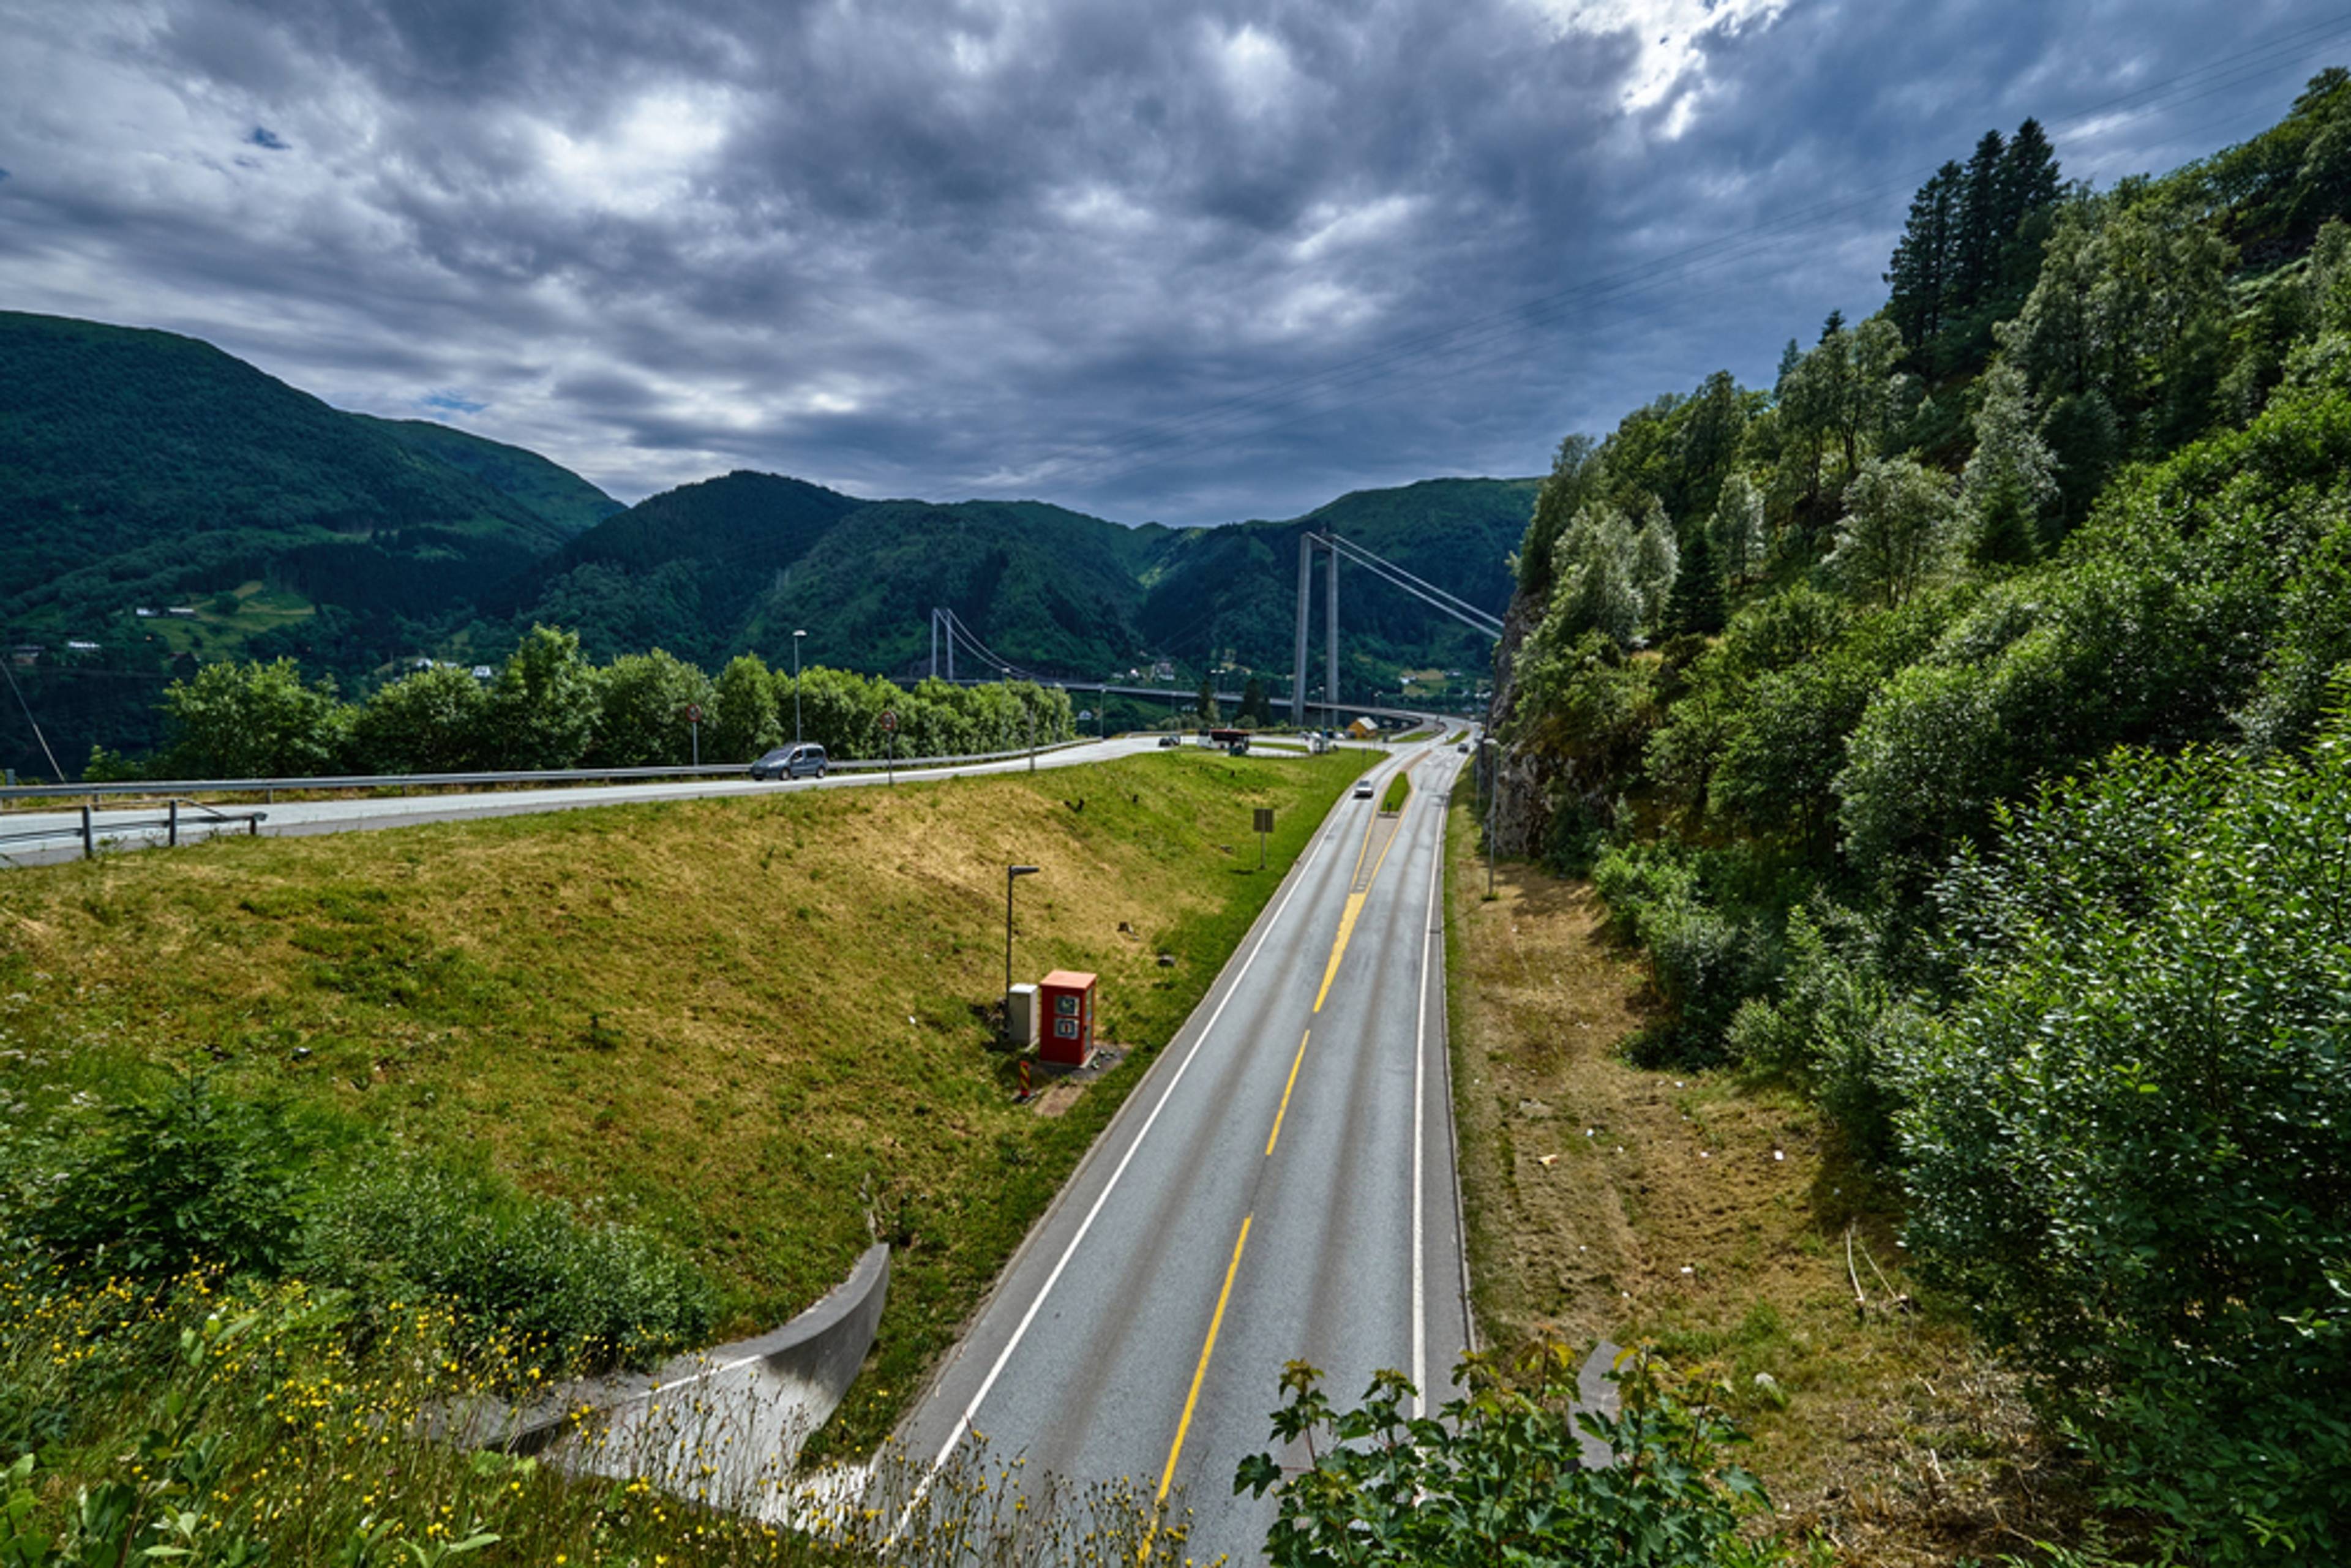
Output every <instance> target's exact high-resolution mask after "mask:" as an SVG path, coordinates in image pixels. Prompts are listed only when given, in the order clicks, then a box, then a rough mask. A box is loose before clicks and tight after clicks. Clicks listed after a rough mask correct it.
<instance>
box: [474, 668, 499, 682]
mask: <svg viewBox="0 0 2351 1568" xmlns="http://www.w3.org/2000/svg"><path fill="white" fill-rule="evenodd" d="M496 676H497V672H496V670H493V669H492V668H490V667H489V666H488V665H487V664H475V666H474V679H475V680H477V681H487V680H493V679H496Z"/></svg>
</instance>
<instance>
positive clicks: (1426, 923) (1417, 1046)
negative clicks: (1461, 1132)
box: [1412, 812, 1445, 1419]
mask: <svg viewBox="0 0 2351 1568" xmlns="http://www.w3.org/2000/svg"><path fill="white" fill-rule="evenodd" d="M1444 869H1445V818H1444V815H1443V814H1442V813H1441V812H1440V813H1439V814H1438V816H1437V841H1436V845H1435V848H1434V852H1433V853H1432V855H1431V857H1430V861H1429V867H1428V908H1427V911H1426V914H1425V915H1423V917H1422V920H1421V923H1420V1009H1419V1011H1418V1013H1417V1014H1416V1015H1415V1017H1414V1019H1413V1024H1412V1386H1413V1397H1412V1413H1413V1416H1414V1418H1415V1419H1418V1418H1419V1417H1421V1416H1426V1414H1427V1413H1428V1308H1427V1304H1426V1302H1425V1301H1423V1300H1422V1299H1421V1297H1422V1292H1423V1291H1424V1290H1425V1289H1426V1280H1425V1278H1424V1268H1425V1266H1424V1264H1423V1263H1422V1260H1421V1223H1422V1221H1421V1210H1422V1207H1423V1201H1422V1194H1421V1183H1422V1180H1423V1176H1422V1173H1421V1157H1422V1156H1421V1139H1422V1117H1423V1113H1424V1112H1423V1107H1424V1105H1425V1103H1426V1088H1425V1085H1426V1082H1427V1054H1426V1041H1427V1039H1428V948H1429V942H1430V940H1431V936H1430V927H1431V926H1432V925H1434V924H1435V922H1436V919H1437V877H1438V876H1439V874H1440V873H1442V872H1443V871H1444Z"/></svg>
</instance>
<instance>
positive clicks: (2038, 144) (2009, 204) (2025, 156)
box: [2000, 120, 2063, 239]
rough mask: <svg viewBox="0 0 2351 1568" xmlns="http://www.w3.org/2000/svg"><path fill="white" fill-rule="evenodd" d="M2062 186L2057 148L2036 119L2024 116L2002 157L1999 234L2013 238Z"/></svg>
mask: <svg viewBox="0 0 2351 1568" xmlns="http://www.w3.org/2000/svg"><path fill="white" fill-rule="evenodd" d="M2062 189H2063V187H2062V186H2061V184H2060V183H2059V181H2058V175H2057V150H2056V149H2055V148H2053V147H2052V146H2051V145H2050V144H2049V137H2048V134H2047V133H2046V132H2045V131H2043V130H2042V129H2041V122H2040V121H2039V120H2026V121H2025V122H2024V123H2023V124H2022V125H2020V126H2018V127H2017V128H2016V134H2015V135H2014V136H2013V137H2011V138H2010V139H2009V143H2008V151H2007V152H2006V153H2005V154H2003V155H2002V157H2001V172H2000V234H2001V238H2002V239H2010V238H2013V237H2014V236H2015V234H2016V231H2017V229H2018V228H2019V227H2020V226H2021V225H2022V224H2023V222H2024V220H2025V219H2026V218H2028V217H2030V216H2032V214H2034V213H2037V212H2039V211H2040V210H2041V209H2042V208H2043V207H2045V206H2048V205H2050V204H2052V203H2053V202H2055V201H2056V200H2057V197H2058V195H2059V194H2060V193H2061V191H2062Z"/></svg>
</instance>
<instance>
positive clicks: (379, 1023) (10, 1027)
mask: <svg viewBox="0 0 2351 1568" xmlns="http://www.w3.org/2000/svg"><path fill="white" fill-rule="evenodd" d="M1362 761H1363V759H1362V758H1361V756H1360V754H1355V755H1346V754H1342V755H1333V756H1330V757H1324V758H1295V757H1292V758H1279V759H1263V760H1259V759H1252V758H1229V757H1226V756H1224V755H1222V754H1220V753H1219V754H1201V753H1196V752H1191V751H1185V752H1181V753H1178V754H1175V755H1172V756H1169V755H1160V754H1153V755H1150V756H1146V757H1142V758H1131V759H1127V760H1123V761H1120V762H1116V763H1111V764H1106V765H1102V766H1100V767H1094V768H1080V769H1065V770H1056V771H1052V772H1047V773H1040V774H1036V775H1028V774H1015V775H1010V776H1006V777H998V778H991V779H957V780H942V781H935V782H931V783H925V784H921V785H906V786H902V787H901V788H899V789H894V790H892V789H845V790H826V791H810V792H800V793H795V794H790V795H781V796H772V797H767V798H762V799H757V800H707V801H691V802H676V803H669V804H664V805H646V806H613V807H607V808H600V809H595V810H580V811H570V812H564V813H559V814H554V815H549V816H544V817H522V818H508V819H503V820H497V821H477V822H466V823H452V824H442V825H436V826H431V827H423V828H416V829H406V830H399V831H385V832H375V833H360V834H350V835H345V836H339V837H329V838H316V839H297V840H267V839H264V840H224V841H219V842H216V843H209V844H205V845H203V846H201V847H198V848H194V849H188V850H181V851H178V852H147V853H141V854H133V855H124V856H120V857H109V858H102V859H100V860H99V861H96V862H81V863H76V864H71V865H64V866H56V867H49V868H45V869H40V870H33V871H22V872H16V873H11V874H9V875H8V876H6V877H5V878H0V931H5V932H6V933H7V934H8V935H7V939H6V940H5V942H0V1099H5V1101H7V1102H8V1104H9V1107H10V1112H9V1113H10V1114H11V1115H12V1117H18V1118H22V1119H23V1121H24V1123H26V1124H38V1123H41V1122H44V1121H47V1120H49V1119H52V1118H54V1117H57V1116H59V1115H62V1114H70V1112H68V1105H69V1103H70V1102H71V1100H72V1097H73V1096H76V1095H83V1096H87V1097H89V1099H92V1100H95V1101H96V1102H98V1103H122V1102H124V1101H126V1100H129V1099H131V1098H133V1097H135V1096H138V1095H141V1094H143V1093H146V1092H150V1091H151V1090H152V1086H153V1082H154V1081H155V1078H156V1073H155V1071H154V1070H155V1069H156V1068H158V1067H162V1066H178V1067H183V1068H185V1067H202V1068H210V1069H211V1070H212V1071H214V1081H215V1082H217V1083H218V1084H219V1085H221V1086H222V1087H224V1088H225V1089H227V1090H229V1091H231V1092H236V1093H241V1094H247V1095H254V1096H275V1097H280V1098H283V1099H286V1100H287V1101H288V1102H290V1103H292V1105H293V1107H294V1108H295V1109H297V1110H298V1111H299V1112H300V1113H303V1114H304V1115H305V1116H308V1117H311V1118H314V1119H315V1118H326V1119H329V1120H339V1121H340V1122H343V1123H346V1124H350V1126H351V1127H352V1128H353V1129H354V1130H355V1135H365V1136H370V1137H376V1138H381V1139H385V1140H397V1141H398V1142H399V1143H400V1144H402V1145H404V1146H406V1147H408V1148H411V1149H413V1150H417V1151H420V1152H422V1153H423V1154H425V1155H429V1156H432V1157H434V1158H437V1159H440V1160H443V1161H445V1162H447V1163H450V1164H452V1165H455V1166H460V1167H471V1168H475V1169H478V1170H482V1171H484V1172H486V1173H487V1174H491V1175H495V1176H502V1177H504V1178H507V1179H508V1180H511V1181H512V1182H514V1183H516V1184H517V1185H518V1186H521V1187H523V1188H524V1189H525V1190H527V1191H529V1192H532V1193H536V1194H539V1195H543V1196H548V1197H557V1198H560V1199H564V1200H567V1201H569V1202H570V1203H572V1204H574V1205H575V1206H590V1205H592V1206H593V1212H594V1213H596V1214H597V1215H599V1216H601V1217H606V1218H615V1219H620V1220H623V1221H626V1222H629V1223H632V1224H635V1225H637V1226H640V1227H643V1228H646V1229H648V1230H650V1231H652V1232H653V1233H654V1234H656V1235H657V1236H660V1237H663V1238H665V1239H668V1240H669V1241H670V1242H671V1243H673V1244H674V1245H675V1246H676V1247H678V1248H679V1249H681V1250H683V1251H684V1253H685V1255H686V1256H688V1257H689V1258H691V1259H692V1260H694V1262H695V1264H696V1265H697V1266H699V1267H700V1268H701V1269H702V1270H705V1272H706V1273H707V1274H708V1276H709V1277H710V1278H711V1279H712V1280H713V1281H715V1282H716V1285H717V1287H718V1290H719V1292H720V1301H721V1318H722V1323H721V1328H722V1331H738V1330H741V1331H747V1330H751V1329H755V1328H759V1327H765V1326H767V1325H768V1324H770V1323H772V1322H778V1321H780V1320H781V1319H782V1318H784V1317H786V1316H789V1314H790V1313H791V1312H796V1311H798V1310H799V1309H800V1308H801V1307H804V1306H806V1305H807V1304H808V1303H809V1302H810V1301H813V1300H814V1299H815V1298H816V1297H817V1296H819V1295H820V1294H821V1293H822V1292H823V1291H825V1290H827V1289H828V1288H830V1287H831V1285H832V1284H833V1283H834V1282H835V1281H838V1280H839V1279H840V1278H841V1277H842V1276H843V1275H844V1274H845V1273H846V1272H847V1271H848V1269H849V1267H850V1265H851V1264H852V1261H853V1260H855V1258H856V1256H857V1254H858V1252H859V1251H860V1250H861V1249H862V1248H864V1247H865V1246H866V1245H867V1244H868V1241H869V1239H870V1237H871V1236H872V1235H879V1236H881V1237H883V1238H884V1239H888V1240H890V1241H891V1242H892V1243H893V1247H894V1249H895V1257H894V1261H893V1280H892V1284H891V1291H890V1300H889V1306H888V1310H887V1312H886V1313H885V1315H884V1317H883V1323H882V1331H881V1337H880V1341H879V1343H878V1344H877V1347H876V1350H875V1353H874V1356H873V1359H872V1362H871V1363H870V1364H869V1365H868V1367H867V1370H866V1372H865V1374H864V1375H863V1376H862V1378H861V1379H860V1380H859V1383H858V1385H857V1386H856V1387H855V1389H854V1390H852V1395H851V1397H850V1400H849V1402H848V1403H847V1404H846V1405H845V1406H844V1407H843V1410H842V1413H841V1416H839V1417H837V1418H836V1430H837V1433H838V1439H839V1441H841V1443H844V1444H852V1445H861V1446H862V1445H863V1444H865V1443H868V1442H870V1441H872V1440H873V1439H875V1438H878V1437H880V1436H881V1435H882V1434H883V1433H884V1432H885V1431H886V1430H887V1429H888V1427H890V1426H891V1425H892V1423H893V1421H894V1419H895V1418H896V1416H897V1415H898V1413H899V1411H900V1410H901V1408H902V1407H903V1406H904V1401H905V1400H906V1398H907V1397H908V1396H909V1395H910V1393H911V1392H912V1390H913V1389H914V1386H915V1385H916V1384H917V1383H918V1382H919V1380H920V1379H921V1377H922V1376H923V1375H924V1374H925V1372H926V1370H927V1369H928V1368H929V1366H930V1365H931V1364H932V1363H933V1362H934V1360H935V1357H936V1356H937V1355H938V1354H939V1353H941V1352H942V1351H943V1350H945V1349H946V1347H947V1346H948V1345H949V1344H951V1343H952V1342H953V1340H954V1338H955V1335H956V1333H957V1331H958V1329H959V1327H960V1325H961V1324H962V1322H963V1321H964V1319H965V1318H966V1316H967V1314H968V1313H969V1312H971V1311H972V1309H973V1308H974V1307H975V1306H976V1304H977V1301H978V1299H979V1297H980V1295H981V1293H982V1292H983V1291H985V1290H986V1289H987V1285H988V1284H989V1283H990V1282H991V1281H992V1280H993V1279H994V1277H995V1275H996V1273H997V1271H998V1269H999V1268H1000V1267H1001V1265H1002V1263H1003V1262H1004V1260H1005V1259H1006V1258H1007V1257H1008V1256H1009V1254H1010V1252H1011V1250H1012V1249H1013V1248H1014V1247H1015V1246H1017V1245H1018V1243H1019V1239H1020V1238H1021V1236H1022V1235H1023V1234H1024V1233H1025V1232H1026V1230H1027V1228H1028V1227H1029V1224H1030V1223H1031V1221H1033V1220H1034V1218H1036V1217H1037V1216H1038V1214H1040V1212H1041V1211H1042V1209H1043V1208H1044V1207H1045V1206H1046V1204H1048V1203H1049V1202H1050V1200H1051V1198H1052V1196H1053V1194H1054V1193H1055V1192H1056V1191H1057V1190H1058V1189H1059V1187H1060V1186H1061V1182H1062V1180H1063V1179H1064V1178H1065V1177H1066V1176H1067V1175H1068V1174H1069V1172H1070V1170H1071V1168H1072V1167H1073V1166H1074V1165H1075V1163H1076V1161H1077V1160H1078V1158H1079V1157H1080V1155H1081V1154H1082V1153H1083V1151H1084V1149H1085V1148H1086V1146H1087V1145H1089V1144H1090V1143H1091V1142H1092V1138H1093V1137H1094V1135H1095V1134H1097V1133H1098V1132H1099V1131H1100V1130H1101V1128H1102V1125H1103V1124H1105V1123H1106V1122H1107V1120H1108V1118H1109V1116H1110V1115H1111V1113H1113V1111H1114V1110H1115V1109H1116V1106H1117V1103H1118V1102H1119V1100H1120V1099H1121V1097H1123V1094H1124V1093H1125V1092H1127V1090H1128V1089H1129V1088H1130V1087H1131V1086H1132V1085H1133V1084H1134V1082H1135V1081H1136V1079H1137V1078H1138V1077H1139V1076H1140V1075H1141V1073H1142V1071H1144V1068H1145V1067H1146V1066H1147V1064H1148V1063H1149V1061H1151V1059H1152V1057H1153V1056H1154V1054H1155V1052H1156V1051H1158V1049H1159V1048H1160V1047H1161V1046H1162V1045H1164V1044H1165V1041H1166V1040H1168V1039H1169V1038H1170V1036H1171V1035H1172V1034H1173V1033H1174V1031H1175V1029H1176V1028H1177V1027H1178V1026H1179V1025H1180V1024H1181V1022H1182V1021H1183V1019H1184V1018H1185V1017H1186V1015H1187V1014H1188V1013H1189V1011H1190V1009H1191V1008H1192V1007H1193V1005H1194V1004H1195V1003H1196V1001H1197V999H1198V998H1199V997H1200V996H1201V995H1202V994H1203V992H1204V991H1205V990H1206V988H1207V986H1208V984H1209V983H1210V981H1211V980H1212V979H1213V978H1214V977H1215V975H1216V972H1217V968H1218V967H1220V965H1221V964H1222V962H1223V960H1224V958H1225V956H1227V955H1228V953H1229V952H1230V951H1231V950H1232V948H1233V947H1234V946H1235V945H1236V944H1237V943H1238V940H1239V938H1240V936H1242V935H1243V934H1244V933H1245V931H1246V930H1247V928H1248V926H1249V922H1250V921H1251V920H1252V919H1254V918H1255V916H1256V915H1257V913H1258V912H1259V909H1260V908H1261V907H1262V906H1263V904H1264V902H1265V900H1266V898H1267V897H1268V896H1269V894H1270V893H1271V891H1272V889H1273V888H1274V886H1275V885H1276V883H1278V882H1279V880H1280V875H1281V873H1282V872H1283V871H1285V870H1286V869H1287V867H1288V866H1289V864H1290V862H1291V860H1292V859H1293V858H1294V857H1295V855H1296V854H1297V853H1298V852H1299V851H1300V850H1301V848H1302V847H1303V845H1304V843H1305V842H1306V841H1307V838H1308V837H1309V835H1310V834H1311V831H1312V830H1313V828H1314V826H1315V824H1316V823H1317V822H1319V821H1321V819H1322V816H1323V814H1324V811H1325V810H1326V809H1327V807H1328V805H1329V803H1330V802H1331V801H1332V800H1334V799H1335V798H1336V797H1337V795H1338V794H1339V792H1340V791H1341V790H1343V789H1344V788H1345V787H1346V786H1347V784H1348V783H1349V782H1350V781H1351V780H1352V779H1353V777H1354V775H1355V774H1356V773H1357V772H1358V771H1359V770H1360V768H1361V766H1362ZM1260 805H1263V806H1271V807H1273V808H1274V809H1275V820H1276V821H1277V822H1278V823H1279V824H1280V827H1279V828H1278V829H1277V831H1275V832H1274V834H1273V835H1272V836H1271V839H1270V846H1269V849H1270V869H1269V870H1268V871H1267V872H1265V873H1258V872H1257V871H1256V869H1255V868H1256V858H1255V856H1254V855H1245V854H1244V853H1243V851H1244V850H1245V849H1247V848H1249V847H1253V846H1250V845H1249V839H1250V838H1251V837H1252V835H1251V833H1250V831H1249V826H1250V810H1251V808H1252V807H1255V806H1260ZM1015 861H1023V862H1029V863H1033V864H1037V865H1040V866H1042V867H1043V868H1044V873H1043V874H1042V875H1040V876H1038V877H1035V878H1030V879H1026V880H1024V881H1023V882H1022V883H1021V884H1020V887H1019V904H1018V921H1019V929H1018V946H1017V950H1016V964H1017V969H1018V972H1019V973H1020V974H1023V975H1029V976H1034V975H1038V974H1041V973H1043V972H1044V971H1045V970H1047V969H1049V968H1052V967H1072V968H1081V969H1090V970H1093V971H1095V972H1097V973H1099V974H1100V975H1101V976H1102V991H1101V995H1102V1007H1101V1013H1100V1019H1101V1029H1102V1036H1103V1038H1105V1039H1107V1040H1113V1041H1117V1042H1120V1043H1125V1044H1131V1045H1133V1046H1134V1047H1136V1048H1137V1049H1136V1050H1135V1051H1134V1054H1133V1055H1132V1056H1131V1057H1130V1059H1129V1060H1128V1061H1126V1062H1125V1063H1124V1064H1123V1065H1122V1066H1121V1067H1120V1068H1118V1069H1117V1070H1116V1071H1113V1073H1111V1074H1110V1075H1109V1076H1108V1077H1107V1078H1105V1079H1104V1080H1103V1081H1102V1082H1100V1083H1099V1084H1097V1085H1096V1086H1094V1087H1093V1088H1092V1089H1090V1090H1088V1091H1087V1092H1086V1093H1085V1094H1084V1095H1083V1096H1082V1097H1081V1099H1080V1100H1079V1101H1078V1102H1077V1103H1076V1104H1075V1105H1074V1106H1072V1107H1071V1110H1070V1111H1069V1112H1068V1113H1066V1114H1064V1115H1062V1116H1061V1117H1058V1118H1053V1119H1046V1118H1040V1117H1039V1116H1037V1115H1035V1114H1033V1113H1031V1112H1029V1111H1028V1110H1026V1109H1022V1108H1019V1107H1017V1106H1016V1105H1014V1104H1013V1103H1012V1093H1011V1082H1012V1080H1011V1072H1010V1068H1009V1064H1008V1062H1007V1061H1004V1060H1003V1059H1002V1058H1001V1057H999V1056H998V1055H997V1054H996V1053H994V1052H993V1051H990V1050H989V1049H988V1048H987V1047H988V1040H989V1025H988V1022H987V1017H986V1013H987V1009H988V1008H990V1007H991V1006H992V1005H993V1004H994V1003H995V1002H996V1001H997V999H998V993H999V990H1000V988H1001V987H1002V984H1003V977H1004V976H1003V963H1004V873H1003V867H1004V866H1005V865H1006V864H1007V863H1008V862H1015ZM1163 953H1165V954H1168V955H1172V956H1174V958H1175V964H1174V965H1173V967H1161V965H1160V963H1159V956H1160V955H1161V954H1163Z"/></svg>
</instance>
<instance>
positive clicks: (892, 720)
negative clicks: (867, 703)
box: [882, 713, 898, 735]
mask: <svg viewBox="0 0 2351 1568" xmlns="http://www.w3.org/2000/svg"><path fill="white" fill-rule="evenodd" d="M897 727H898V716H897V715H896V714H894V713H885V714H883V716H882V732H883V734H884V735H888V734H891V733H893V732H894V731H895V730H896V729H897Z"/></svg>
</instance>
